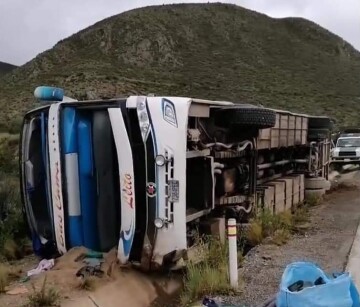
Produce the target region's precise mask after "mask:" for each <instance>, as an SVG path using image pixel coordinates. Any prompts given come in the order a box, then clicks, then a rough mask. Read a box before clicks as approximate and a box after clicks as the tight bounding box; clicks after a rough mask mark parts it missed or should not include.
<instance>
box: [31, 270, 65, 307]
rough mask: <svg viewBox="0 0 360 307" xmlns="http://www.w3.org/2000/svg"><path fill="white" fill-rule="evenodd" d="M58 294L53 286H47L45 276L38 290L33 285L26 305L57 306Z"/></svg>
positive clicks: (34, 306) (32, 306) (37, 306)
mask: <svg viewBox="0 0 360 307" xmlns="http://www.w3.org/2000/svg"><path fill="white" fill-rule="evenodd" d="M59 299H60V296H59V294H58V293H57V292H56V291H55V290H54V289H53V288H47V286H46V277H45V278H44V281H43V284H42V286H41V288H40V290H36V289H35V287H34V286H33V293H31V294H30V295H29V297H28V300H29V301H28V303H27V304H26V305H25V306H26V307H54V306H59Z"/></svg>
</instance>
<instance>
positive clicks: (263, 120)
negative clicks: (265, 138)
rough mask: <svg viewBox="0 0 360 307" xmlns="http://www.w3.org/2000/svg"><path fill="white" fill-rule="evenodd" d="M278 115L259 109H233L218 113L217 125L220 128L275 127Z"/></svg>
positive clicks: (216, 116) (216, 117)
mask: <svg viewBox="0 0 360 307" xmlns="http://www.w3.org/2000/svg"><path fill="white" fill-rule="evenodd" d="M275 122H276V113H275V112H274V111H272V110H269V109H264V108H257V107H233V108H226V109H222V110H219V111H217V112H216V114H215V123H216V125H218V126H220V127H224V128H227V127H229V126H252V127H257V128H259V129H265V128H271V127H274V126H275Z"/></svg>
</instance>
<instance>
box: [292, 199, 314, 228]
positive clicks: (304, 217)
mask: <svg viewBox="0 0 360 307" xmlns="http://www.w3.org/2000/svg"><path fill="white" fill-rule="evenodd" d="M292 219H293V224H295V225H298V224H303V223H307V222H309V220H310V212H309V209H308V207H307V206H306V205H305V204H302V205H300V206H298V208H297V209H296V211H295V212H294V214H293V217H292Z"/></svg>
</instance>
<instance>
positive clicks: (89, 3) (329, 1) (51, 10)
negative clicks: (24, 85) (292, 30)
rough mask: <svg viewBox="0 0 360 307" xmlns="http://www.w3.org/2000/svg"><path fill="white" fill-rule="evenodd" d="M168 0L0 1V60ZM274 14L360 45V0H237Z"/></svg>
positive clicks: (19, 60) (28, 54)
mask: <svg viewBox="0 0 360 307" xmlns="http://www.w3.org/2000/svg"><path fill="white" fill-rule="evenodd" d="M174 2H218V1H196V0H185V1H184V0H182V1H167V0H132V1H125V0H86V1H84V0H1V1H0V61H4V62H10V63H14V64H23V63H25V62H27V61H29V60H31V59H32V58H33V57H35V56H36V55H37V54H38V53H40V52H42V51H44V50H46V49H49V48H51V47H52V46H53V45H54V44H56V43H57V42H58V41H59V40H60V39H63V38H65V37H68V36H69V35H71V34H73V33H75V32H77V31H79V30H81V29H83V28H86V27H88V26H90V25H92V24H94V23H95V22H97V21H100V20H102V19H104V18H106V17H109V16H112V15H116V14H118V13H121V12H123V11H126V10H129V9H133V8H136V7H141V6H147V5H156V4H167V3H174ZM223 2H227V3H234V4H238V5H241V6H244V7H246V8H249V9H252V10H255V11H259V12H262V13H265V14H267V15H270V16H272V17H289V16H298V17H304V18H307V19H310V20H313V21H315V22H316V23H318V24H320V25H322V26H323V27H325V28H327V29H329V30H330V31H332V32H334V33H336V34H338V35H340V36H342V37H343V38H344V39H345V40H347V41H349V42H350V43H351V44H353V45H354V46H355V47H356V48H358V49H360V18H359V12H360V1H359V0H233V1H226V0H225V1H223Z"/></svg>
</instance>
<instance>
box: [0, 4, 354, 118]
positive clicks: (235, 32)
mask: <svg viewBox="0 0 360 307" xmlns="http://www.w3.org/2000/svg"><path fill="white" fill-rule="evenodd" d="M40 84H48V85H57V86H61V87H64V88H65V89H66V91H67V94H68V95H73V96H75V97H77V98H96V97H114V96H123V95H129V94H146V93H150V92H151V93H155V94H157V95H184V96H194V97H200V98H209V99H227V100H231V101H235V102H240V101H247V102H252V103H261V104H262V105H265V106H272V107H280V108H286V109H290V110H294V111H300V112H311V113H315V114H328V115H331V116H335V117H336V118H337V120H338V121H340V123H346V124H352V125H356V124H359V125H360V120H359V115H358V114H359V112H360V53H359V52H358V51H357V50H355V49H354V48H353V47H352V46H351V45H349V44H348V43H346V42H345V41H343V40H342V39H341V38H339V37H338V36H336V35H334V34H332V33H330V32H328V31H327V30H325V29H323V28H321V27H319V26H318V25H316V24H314V23H312V22H310V21H307V20H304V19H299V18H285V19H272V18H269V17H267V16H265V15H262V14H259V13H256V12H253V11H249V10H246V9H244V8H241V7H238V6H234V5H225V4H179V5H170V6H167V5H165V6H157V7H148V8H143V9H137V10H133V11H129V12H125V13H123V14H120V15H117V16H113V17H111V18H108V19H105V20H103V21H101V22H99V23H97V24H95V25H93V26H91V27H89V28H87V29H85V30H83V31H81V32H79V33H77V34H75V35H73V36H71V37H69V38H67V39H65V40H63V41H60V42H59V43H58V44H57V45H56V46H55V47H54V48H53V49H51V50H49V51H46V52H44V53H42V54H40V55H38V56H37V57H36V58H35V59H33V60H32V61H30V62H29V63H27V64H26V65H24V66H22V67H21V68H19V69H17V70H15V71H14V72H13V73H10V74H8V75H7V76H5V77H4V78H3V80H1V81H0V92H1V94H2V95H1V97H0V106H1V107H2V108H3V110H4V113H3V114H2V115H0V116H3V118H0V120H5V121H11V120H12V119H13V118H14V117H15V116H16V115H17V114H18V112H19V111H24V110H25V109H27V108H29V107H31V106H33V105H34V100H33V99H32V96H31V95H32V92H33V90H34V88H35V87H36V86H37V85H40Z"/></svg>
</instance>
